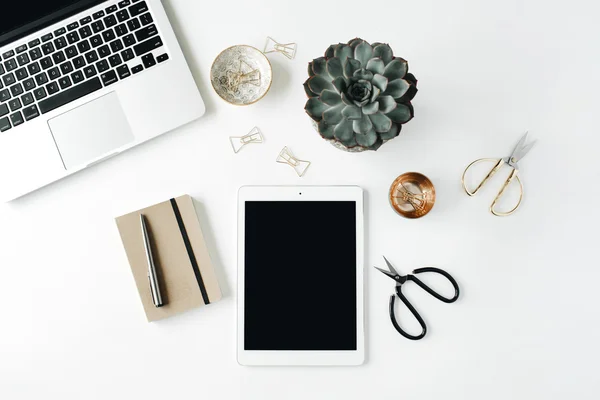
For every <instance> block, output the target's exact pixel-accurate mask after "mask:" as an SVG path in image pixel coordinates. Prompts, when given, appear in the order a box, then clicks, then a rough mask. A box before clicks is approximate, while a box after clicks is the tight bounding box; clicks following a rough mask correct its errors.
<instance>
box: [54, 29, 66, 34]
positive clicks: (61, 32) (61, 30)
mask: <svg viewBox="0 0 600 400" xmlns="http://www.w3.org/2000/svg"><path fill="white" fill-rule="evenodd" d="M65 33H67V30H66V29H65V28H60V29H57V30H55V31H54V36H61V35H64V34H65Z"/></svg>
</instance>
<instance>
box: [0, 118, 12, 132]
mask: <svg viewBox="0 0 600 400" xmlns="http://www.w3.org/2000/svg"><path fill="white" fill-rule="evenodd" d="M10 128H12V126H11V125H10V121H9V120H8V117H6V118H2V119H0V132H6V131H7V130H9V129H10Z"/></svg>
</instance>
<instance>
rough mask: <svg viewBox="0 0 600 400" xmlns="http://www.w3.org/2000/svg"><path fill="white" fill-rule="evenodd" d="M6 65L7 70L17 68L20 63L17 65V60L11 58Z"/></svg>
mask: <svg viewBox="0 0 600 400" xmlns="http://www.w3.org/2000/svg"><path fill="white" fill-rule="evenodd" d="M4 67H5V68H6V70H7V71H12V70H14V69H17V67H18V65H17V62H16V61H15V59H14V58H11V59H10V60H8V61H6V62H5V63H4Z"/></svg>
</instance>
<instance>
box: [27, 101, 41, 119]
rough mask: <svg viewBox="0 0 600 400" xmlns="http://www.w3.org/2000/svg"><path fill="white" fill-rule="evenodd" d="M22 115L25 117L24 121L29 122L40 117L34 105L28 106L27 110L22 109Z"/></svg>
mask: <svg viewBox="0 0 600 400" xmlns="http://www.w3.org/2000/svg"><path fill="white" fill-rule="evenodd" d="M23 115H24V116H25V121H29V120H32V119H34V118H36V117H39V116H40V112H39V111H38V108H37V106H36V105H35V104H34V105H32V106H29V107H27V108H24V109H23Z"/></svg>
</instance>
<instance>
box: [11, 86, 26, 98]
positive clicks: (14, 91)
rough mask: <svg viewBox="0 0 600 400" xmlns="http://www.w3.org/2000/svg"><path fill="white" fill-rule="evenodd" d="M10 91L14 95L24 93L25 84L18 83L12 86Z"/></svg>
mask: <svg viewBox="0 0 600 400" xmlns="http://www.w3.org/2000/svg"><path fill="white" fill-rule="evenodd" d="M10 93H12V95H13V97H17V96H20V95H22V94H23V85H21V84H20V83H17V84H16V85H13V86H11V87H10Z"/></svg>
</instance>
